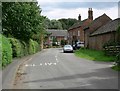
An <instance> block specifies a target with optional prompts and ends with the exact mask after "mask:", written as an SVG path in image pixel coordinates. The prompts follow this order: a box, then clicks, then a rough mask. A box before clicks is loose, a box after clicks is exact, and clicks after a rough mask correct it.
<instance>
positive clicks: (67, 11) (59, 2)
mask: <svg viewBox="0 0 120 91" xmlns="http://www.w3.org/2000/svg"><path fill="white" fill-rule="evenodd" d="M78 1H79V3H80V6H79V4H77V3H75V2H78ZM82 1H83V0H81V1H80V0H69V1H68V0H67V1H65V0H45V1H43V0H38V3H39V5H40V7H41V8H42V15H44V16H47V17H48V18H49V19H61V18H76V19H77V18H78V15H79V14H81V18H82V20H83V19H86V18H88V8H93V18H94V19H95V18H97V17H99V16H101V15H102V14H104V13H106V14H107V15H108V16H109V17H110V18H112V19H116V18H118V3H117V2H118V0H101V2H102V3H104V2H106V4H103V5H102V3H99V2H97V0H91V4H90V5H89V1H88V0H84V2H82ZM108 1H109V2H111V3H110V5H109V2H108ZM63 2H68V4H66V5H64V3H63ZM70 2H71V3H70ZM87 2H88V3H87ZM92 2H93V3H92ZM95 2H97V4H98V5H95V4H94V3H95ZM112 2H113V3H114V2H116V4H113V5H112ZM69 3H70V4H69ZM72 3H74V4H72ZM107 3H108V4H107ZM82 4H83V5H82ZM100 4H101V5H100ZM92 5H94V6H92Z"/></svg>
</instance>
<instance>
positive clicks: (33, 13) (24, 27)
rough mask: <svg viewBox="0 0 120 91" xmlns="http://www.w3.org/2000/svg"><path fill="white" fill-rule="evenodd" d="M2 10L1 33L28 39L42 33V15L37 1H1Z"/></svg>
mask: <svg viewBox="0 0 120 91" xmlns="http://www.w3.org/2000/svg"><path fill="white" fill-rule="evenodd" d="M2 10H3V13H2V16H3V18H2V25H3V34H4V35H6V36H7V37H15V38H17V39H20V40H24V41H28V40H29V39H30V38H33V36H36V37H37V36H40V34H42V33H43V31H44V26H43V21H44V17H43V16H41V9H40V7H39V6H38V5H37V2H3V3H2ZM37 39H38V38H37ZM39 39H40V38H39Z"/></svg>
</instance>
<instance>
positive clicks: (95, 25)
mask: <svg viewBox="0 0 120 91" xmlns="http://www.w3.org/2000/svg"><path fill="white" fill-rule="evenodd" d="M109 21H112V19H111V18H110V17H109V16H107V15H106V14H103V15H101V16H99V17H98V18H96V19H95V20H93V21H92V22H91V23H90V24H89V25H88V26H86V27H85V28H84V35H85V36H84V37H85V38H84V39H85V47H86V48H93V47H91V44H92V45H95V43H96V42H95V41H92V40H90V35H91V34H92V33H93V32H95V31H96V30H97V29H99V28H100V27H102V26H103V25H105V24H106V23H108V22H109ZM98 41H99V40H98Z"/></svg>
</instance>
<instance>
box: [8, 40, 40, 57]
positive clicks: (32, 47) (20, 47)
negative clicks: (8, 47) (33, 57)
mask: <svg viewBox="0 0 120 91" xmlns="http://www.w3.org/2000/svg"><path fill="white" fill-rule="evenodd" d="M9 40H10V43H11V44H12V50H13V57H22V56H26V55H28V54H34V53H36V52H38V50H39V44H38V43H37V42H36V41H33V40H32V39H30V40H29V42H28V43H26V42H24V41H19V40H17V39H14V38H9Z"/></svg>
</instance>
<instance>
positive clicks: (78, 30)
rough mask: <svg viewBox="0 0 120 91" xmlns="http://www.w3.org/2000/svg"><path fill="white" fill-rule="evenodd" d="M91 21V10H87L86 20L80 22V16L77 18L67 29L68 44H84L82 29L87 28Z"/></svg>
mask: <svg viewBox="0 0 120 91" xmlns="http://www.w3.org/2000/svg"><path fill="white" fill-rule="evenodd" d="M92 20H93V11H92V8H89V10H88V18H87V19H85V20H83V21H81V16H80V14H79V16H78V22H77V23H75V24H73V25H72V26H71V27H70V28H69V29H68V36H69V37H68V40H69V44H71V45H73V44H75V42H77V41H80V42H84V27H86V26H88V25H89V24H90V23H91V22H92Z"/></svg>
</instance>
